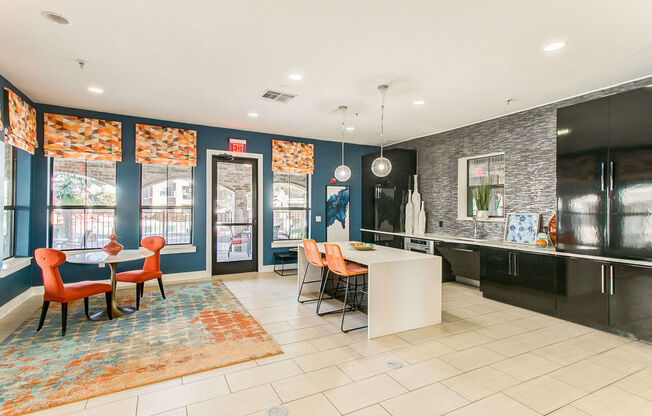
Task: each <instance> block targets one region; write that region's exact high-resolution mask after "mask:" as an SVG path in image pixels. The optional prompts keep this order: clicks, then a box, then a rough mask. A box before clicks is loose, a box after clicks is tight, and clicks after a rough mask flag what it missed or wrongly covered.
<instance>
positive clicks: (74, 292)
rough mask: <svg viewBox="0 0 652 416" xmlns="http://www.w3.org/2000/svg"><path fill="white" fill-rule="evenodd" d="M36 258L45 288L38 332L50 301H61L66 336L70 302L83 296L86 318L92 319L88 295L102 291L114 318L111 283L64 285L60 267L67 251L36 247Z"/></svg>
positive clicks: (110, 317) (63, 328)
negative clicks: (89, 311)
mask: <svg viewBox="0 0 652 416" xmlns="http://www.w3.org/2000/svg"><path fill="white" fill-rule="evenodd" d="M34 259H35V260H36V264H38V266H39V267H40V268H41V275H42V277H43V287H44V288H45V294H44V295H43V307H42V308H41V319H40V320H39V323H38V328H37V329H36V332H38V331H40V330H41V328H43V323H44V322H45V316H46V315H47V313H48V307H49V306H50V302H59V303H61V336H64V335H66V324H67V321H68V303H69V302H73V301H75V300H78V299H82V298H83V299H84V311H85V312H86V318H88V319H90V315H89V313H88V297H89V296H93V295H99V294H101V293H104V294H105V297H106V305H107V309H108V311H109V319H112V316H111V308H110V305H111V285H110V284H107V283H99V282H91V281H85V282H77V283H70V284H67V285H64V284H63V281H62V280H61V275H60V274H59V269H58V267H59V266H60V265H62V264H63V263H64V262H65V261H66V253H64V252H62V251H59V250H54V249H51V248H39V249H36V250H34Z"/></svg>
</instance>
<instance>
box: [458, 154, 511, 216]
mask: <svg viewBox="0 0 652 416" xmlns="http://www.w3.org/2000/svg"><path fill="white" fill-rule="evenodd" d="M467 175H468V176H467V199H466V200H467V215H468V216H469V217H473V216H475V213H476V211H477V207H476V204H475V199H474V198H473V189H474V188H476V187H479V186H481V185H483V184H488V185H489V187H490V188H491V197H490V198H489V209H488V211H489V217H494V218H502V217H504V216H505V208H504V207H505V154H495V155H491V156H483V157H477V158H470V159H468V160H467Z"/></svg>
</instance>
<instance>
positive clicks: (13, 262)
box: [0, 257, 32, 278]
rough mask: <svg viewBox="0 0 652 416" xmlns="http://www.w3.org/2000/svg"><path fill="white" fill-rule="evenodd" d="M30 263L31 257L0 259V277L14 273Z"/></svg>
mask: <svg viewBox="0 0 652 416" xmlns="http://www.w3.org/2000/svg"><path fill="white" fill-rule="evenodd" d="M30 264H32V258H31V257H9V258H8V259H6V260H3V261H2V269H1V270H0V278H3V277H5V276H9V275H10V274H13V273H16V272H17V271H19V270H21V269H24V268H25V267H28V266H29V265H30Z"/></svg>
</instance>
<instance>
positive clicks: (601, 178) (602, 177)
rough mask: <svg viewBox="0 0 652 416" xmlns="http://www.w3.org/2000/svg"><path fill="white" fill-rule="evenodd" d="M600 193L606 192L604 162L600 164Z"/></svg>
mask: <svg viewBox="0 0 652 416" xmlns="http://www.w3.org/2000/svg"><path fill="white" fill-rule="evenodd" d="M600 191H604V162H602V163H601V164H600Z"/></svg>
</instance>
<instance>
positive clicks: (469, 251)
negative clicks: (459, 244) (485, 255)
mask: <svg viewBox="0 0 652 416" xmlns="http://www.w3.org/2000/svg"><path fill="white" fill-rule="evenodd" d="M451 249H453V250H457V251H463V252H465V253H473V252H474V251H473V250H470V249H468V248H455V247H451Z"/></svg>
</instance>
